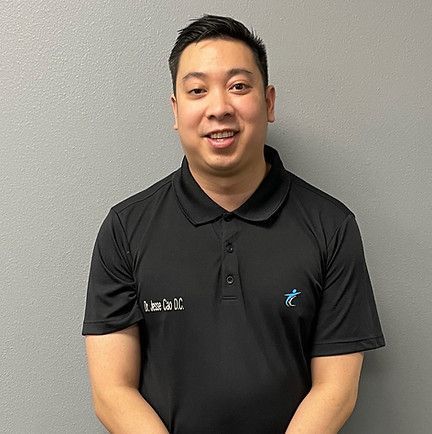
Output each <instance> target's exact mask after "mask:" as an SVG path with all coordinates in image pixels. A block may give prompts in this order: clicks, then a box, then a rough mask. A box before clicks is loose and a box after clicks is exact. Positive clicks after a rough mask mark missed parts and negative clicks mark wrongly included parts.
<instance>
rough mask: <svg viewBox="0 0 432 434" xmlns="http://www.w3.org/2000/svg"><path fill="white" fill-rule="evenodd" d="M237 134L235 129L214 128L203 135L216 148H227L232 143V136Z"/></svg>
mask: <svg viewBox="0 0 432 434" xmlns="http://www.w3.org/2000/svg"><path fill="white" fill-rule="evenodd" d="M237 134H238V131H236V130H229V129H225V130H215V131H212V132H210V133H208V134H206V135H205V136H204V137H206V138H207V140H208V142H209V143H210V145H212V146H213V147H214V148H217V149H223V148H227V147H229V146H230V145H232V144H233V143H234V137H235V136H236V135H237Z"/></svg>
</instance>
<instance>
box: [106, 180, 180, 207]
mask: <svg viewBox="0 0 432 434" xmlns="http://www.w3.org/2000/svg"><path fill="white" fill-rule="evenodd" d="M174 173H175V172H172V173H170V174H169V175H167V176H166V177H165V178H162V179H160V180H159V181H157V182H155V183H154V184H152V185H150V186H149V187H147V188H146V189H144V190H142V191H140V192H138V193H135V194H133V195H131V196H129V197H127V198H126V199H123V200H122V201H120V202H118V203H116V204H115V205H113V206H112V210H113V211H115V212H116V213H117V214H119V215H124V214H127V213H128V212H131V211H133V210H136V209H142V208H146V207H149V206H151V205H152V204H153V203H154V202H155V201H158V199H159V198H160V197H161V196H164V195H165V194H166V193H167V191H169V190H170V189H171V184H172V177H173V175H174Z"/></svg>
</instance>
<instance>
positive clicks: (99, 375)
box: [86, 325, 168, 434]
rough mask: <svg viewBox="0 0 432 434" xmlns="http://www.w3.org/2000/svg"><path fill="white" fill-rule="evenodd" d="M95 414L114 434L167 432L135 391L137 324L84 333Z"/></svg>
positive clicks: (137, 362)
mask: <svg viewBox="0 0 432 434" xmlns="http://www.w3.org/2000/svg"><path fill="white" fill-rule="evenodd" d="M86 350H87V360H88V368H89V376H90V383H91V387H92V396H93V405H94V409H95V413H96V416H97V417H98V418H99V420H100V421H101V422H102V424H103V425H104V426H105V427H106V428H107V429H108V431H109V432H110V433H113V434H126V433H127V434H168V431H167V429H166V427H165V425H164V423H163V422H162V420H161V419H160V417H159V416H158V414H157V413H156V412H155V410H154V409H153V408H152V407H151V406H150V404H148V403H147V401H146V400H145V399H144V398H143V397H142V396H141V395H140V393H139V391H138V384H139V375H140V364H141V353H140V339H139V329H138V326H137V325H134V326H131V327H129V328H127V329H124V330H121V331H119V332H114V333H109V334H105V335H91V336H86Z"/></svg>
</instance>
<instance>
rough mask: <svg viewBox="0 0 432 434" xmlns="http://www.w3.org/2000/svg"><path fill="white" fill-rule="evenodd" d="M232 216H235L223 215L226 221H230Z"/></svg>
mask: <svg viewBox="0 0 432 434" xmlns="http://www.w3.org/2000/svg"><path fill="white" fill-rule="evenodd" d="M232 218H233V216H232V214H224V216H223V219H224V220H225V221H226V222H229V221H230V220H232Z"/></svg>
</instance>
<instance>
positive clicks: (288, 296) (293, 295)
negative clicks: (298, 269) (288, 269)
mask: <svg viewBox="0 0 432 434" xmlns="http://www.w3.org/2000/svg"><path fill="white" fill-rule="evenodd" d="M300 294H301V292H300V291H297V289H295V288H294V289H293V290H292V291H291V292H290V293H289V294H285V297H286V300H285V304H286V306H287V307H294V306H295V304H292V301H293V300H294V299H295V298H296V297H297V296H298V295H300Z"/></svg>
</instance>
